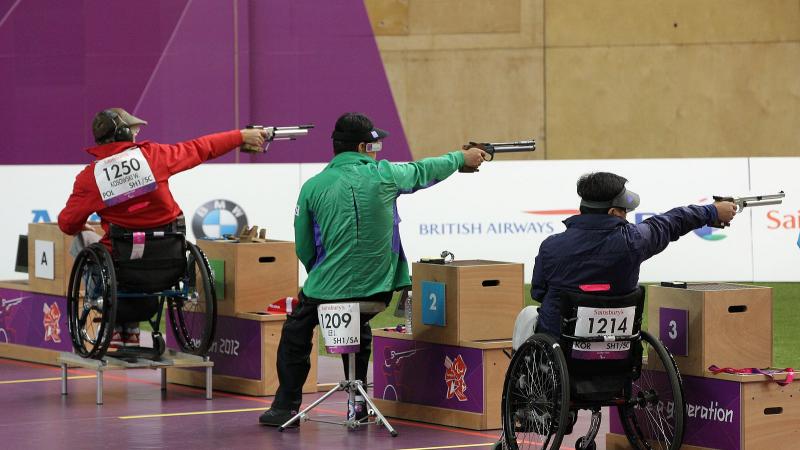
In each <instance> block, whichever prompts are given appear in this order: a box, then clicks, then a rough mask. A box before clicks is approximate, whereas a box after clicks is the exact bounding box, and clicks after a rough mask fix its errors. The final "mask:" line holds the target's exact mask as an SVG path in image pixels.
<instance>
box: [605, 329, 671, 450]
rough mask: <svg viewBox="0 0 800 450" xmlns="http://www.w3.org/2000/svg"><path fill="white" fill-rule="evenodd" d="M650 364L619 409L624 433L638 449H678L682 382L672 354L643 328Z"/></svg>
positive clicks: (629, 388)
mask: <svg viewBox="0 0 800 450" xmlns="http://www.w3.org/2000/svg"><path fill="white" fill-rule="evenodd" d="M642 347H643V354H645V355H648V362H647V366H646V367H645V366H643V367H642V369H643V370H642V372H641V375H640V376H639V378H638V379H635V380H633V381H632V383H631V385H630V387H628V388H626V392H625V394H626V395H625V397H626V399H627V402H626V403H625V404H624V405H623V406H621V407H619V408H618V411H619V417H620V420H621V421H622V427H623V429H624V430H625V435H626V436H627V437H628V441H630V443H631V445H632V446H633V448H634V449H637V450H678V449H679V448H680V447H681V444H682V443H683V433H684V425H685V423H686V404H685V403H684V397H683V383H682V381H681V376H680V372H678V366H677V365H676V364H675V360H673V359H672V355H671V354H670V353H669V352H668V351H667V349H666V348H665V347H664V344H662V343H661V341H659V340H658V339H656V338H655V337H653V335H651V334H650V333H647V332H645V331H642Z"/></svg>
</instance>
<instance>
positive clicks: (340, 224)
mask: <svg viewBox="0 0 800 450" xmlns="http://www.w3.org/2000/svg"><path fill="white" fill-rule="evenodd" d="M387 135H388V134H387V133H386V132H385V131H383V130H380V129H378V128H375V127H373V125H372V121H370V120H369V119H368V118H367V117H366V116H364V115H361V114H355V113H349V114H344V115H343V116H341V117H340V118H339V120H337V121H336V127H335V129H334V132H333V135H332V136H331V137H332V138H333V147H334V153H335V156H334V157H333V159H332V160H331V162H330V163H329V164H328V165H327V166H326V167H325V169H323V170H322V172H320V173H319V174H317V175H316V176H314V177H313V178H311V179H310V180H308V181H307V182H306V183H305V184H303V187H302V189H301V190H300V198H299V199H298V201H297V207H296V208H295V218H294V229H295V246H296V248H297V256H298V258H300V261H301V262H302V263H303V265H304V266H305V268H306V271H307V272H308V279H307V280H306V282H305V284H304V286H303V289H302V291H300V294H299V299H300V303H299V304H298V306H297V307H296V308H295V309H294V310H293V311H292V313H291V314H289V315H288V317H287V318H286V322H285V323H284V325H283V330H282V333H281V341H280V344H279V345H278V352H277V353H278V355H277V356H278V358H277V359H278V360H277V369H278V381H279V386H278V391H277V393H276V395H275V400H274V401H273V402H272V407H271V408H270V409H269V410H267V411H266V412H265V413H264V414H262V415H261V417H260V419H259V422H260V423H262V424H264V425H272V426H280V425H282V424H283V423H285V422H286V421H288V420H289V419H290V418H291V417H292V416H293V415H294V414H295V413H296V411H297V409H298V408H299V406H300V403H301V400H302V387H303V383H305V380H306V378H307V377H308V371H309V369H310V361H309V354H310V352H311V348H312V345H311V340H312V338H313V332H314V328H315V327H316V325H317V306H318V305H319V304H320V303H324V302H327V301H340V302H341V301H352V302H358V301H375V302H383V303H386V304H388V303H389V301H390V300H391V298H392V293H393V292H394V291H396V290H398V289H401V288H403V287H406V286H410V285H411V281H410V279H409V277H408V262H407V261H406V256H405V254H403V247H402V245H401V244H400V234H399V227H398V225H399V223H400V218H399V216H398V214H397V197H399V196H400V195H401V194H410V193H412V192H414V191H416V190H418V189H422V188H426V187H429V186H432V185H433V184H435V183H437V182H439V181H442V180H444V179H445V178H447V177H449V176H450V175H452V174H453V172H455V171H457V170H458V169H460V168H462V167H465V168H466V169H468V170H469V171H472V170H474V169H477V168H478V166H480V164H481V163H482V162H483V157H484V155H485V153H484V151H483V150H480V149H477V148H473V149H470V150H459V151H455V152H452V153H448V154H446V155H444V156H439V157H435V158H426V159H423V160H420V161H417V162H412V163H405V164H392V163H390V162H388V161H376V160H375V153H376V152H377V151H379V150H380V147H381V144H382V142H381V141H382V139H383V138H384V137H386V136H387ZM374 315H375V314H374V313H372V314H367V313H362V314H361V323H360V325H361V347H360V351H359V353H357V354H356V374H355V375H356V378H358V379H360V380H361V381H362V382H366V375H367V365H368V363H369V356H370V352H371V349H370V344H371V342H372V332H371V330H370V327H369V323H368V322H369V320H370V319H371V318H372V317H374ZM342 356H343V358H342V362H343V363H344V367H345V376H346V375H347V362H348V355H347V354H344V355H342ZM354 410H355V411H354V414H355V416H356V417H357V418H360V417H361V416H363V415H365V414H366V408H365V406H364V405H363V402H362V403H361V404H359V398H358V397H356V405H354Z"/></svg>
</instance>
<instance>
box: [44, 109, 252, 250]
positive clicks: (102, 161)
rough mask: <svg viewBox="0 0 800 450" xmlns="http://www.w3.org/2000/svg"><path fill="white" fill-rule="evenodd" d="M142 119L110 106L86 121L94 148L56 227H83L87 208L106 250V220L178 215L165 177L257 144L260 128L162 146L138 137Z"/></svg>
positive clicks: (144, 221) (132, 224) (142, 221)
mask: <svg viewBox="0 0 800 450" xmlns="http://www.w3.org/2000/svg"><path fill="white" fill-rule="evenodd" d="M146 124H147V122H145V121H144V120H141V119H139V118H136V117H134V116H132V115H130V114H128V113H127V112H126V111H125V110H124V109H121V108H111V109H107V110H105V111H102V112H100V113H98V114H97V116H95V118H94V121H93V123H92V131H93V133H94V138H95V142H97V144H98V145H97V146H96V147H92V148H89V149H87V152H89V153H90V154H91V155H92V156H94V157H95V158H97V159H96V160H95V161H94V162H92V163H91V164H89V165H88V166H86V167H85V168H84V169H83V170H82V171H81V173H79V174H78V176H77V177H76V178H75V185H74V187H73V188H72V194H71V195H70V196H69V199H68V200H67V205H66V206H65V207H64V209H63V210H62V211H61V213H60V214H59V215H58V226H59V227H60V228H61V231H63V232H64V233H66V234H69V235H74V234H77V233H79V232H80V231H81V230H83V229H84V227H85V223H86V220H87V219H88V218H89V216H90V215H92V213H95V212H96V213H97V214H98V215H99V216H100V220H101V224H102V226H103V230H105V232H106V235H105V236H104V237H103V241H102V242H103V244H105V245H106V247H108V248H109V249H110V243H109V239H108V226H109V224H110V223H113V224H116V225H119V226H121V227H124V228H155V227H158V226H162V225H166V224H169V223H171V222H172V221H174V220H175V219H176V218H177V217H178V216H180V215H181V214H182V212H181V208H180V207H179V206H178V204H177V203H175V199H173V198H172V193H171V192H170V190H169V177H171V176H172V175H175V174H176V173H179V172H183V171H184V170H188V169H191V168H192V167H194V166H197V165H199V164H200V163H202V162H204V161H207V160H209V159H213V158H216V157H218V156H222V155H224V154H225V153H227V152H229V151H231V150H233V149H235V148H236V147H238V146H240V145H242V143H245V142H246V143H247V144H251V145H256V146H262V145H263V144H264V140H265V139H266V138H267V133H266V131H264V130H255V129H244V130H232V131H226V132H223V133H216V134H210V135H207V136H202V137H199V138H197V139H194V140H191V141H187V142H181V143H179V144H174V145H167V144H158V143H155V142H149V141H143V142H139V143H136V134H137V133H138V132H139V127H140V126H141V125H146Z"/></svg>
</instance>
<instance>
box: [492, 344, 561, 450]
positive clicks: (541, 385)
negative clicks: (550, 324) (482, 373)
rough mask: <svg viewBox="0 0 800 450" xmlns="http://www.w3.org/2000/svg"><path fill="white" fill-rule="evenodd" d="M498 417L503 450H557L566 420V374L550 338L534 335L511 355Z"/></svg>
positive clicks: (557, 345)
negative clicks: (500, 423)
mask: <svg viewBox="0 0 800 450" xmlns="http://www.w3.org/2000/svg"><path fill="white" fill-rule="evenodd" d="M536 395H539V397H538V398H537V397H535V396H536ZM501 413H502V423H503V439H505V444H506V445H505V448H506V449H508V450H520V449H536V450H551V449H558V448H559V447H560V445H561V441H562V440H563V439H564V433H565V431H566V428H567V422H568V420H569V418H568V417H569V416H568V415H569V374H568V373H567V363H566V360H565V359H564V354H563V353H562V351H561V347H560V345H559V344H558V342H557V341H556V340H555V339H554V338H552V337H551V336H548V335H545V334H534V335H533V336H531V337H530V338H529V339H528V340H527V341H525V342H524V343H523V344H522V345H521V346H520V347H519V349H518V350H517V351H516V352H515V353H514V356H513V357H512V358H511V363H510V364H509V366H508V371H507V372H506V378H505V381H504V382H503V401H502V406H501Z"/></svg>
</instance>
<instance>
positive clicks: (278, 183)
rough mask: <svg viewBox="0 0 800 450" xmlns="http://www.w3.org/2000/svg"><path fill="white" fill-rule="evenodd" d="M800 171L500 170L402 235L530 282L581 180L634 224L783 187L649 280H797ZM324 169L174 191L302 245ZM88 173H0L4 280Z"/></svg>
mask: <svg viewBox="0 0 800 450" xmlns="http://www.w3.org/2000/svg"><path fill="white" fill-rule="evenodd" d="M798 164H800V158H749V159H748V158H722V159H719V158H718V159H648V160H584V161H502V162H501V161H497V162H491V163H487V164H484V165H483V166H482V168H481V171H480V172H479V173H477V174H454V175H453V176H452V177H451V178H449V179H448V180H446V181H444V182H442V183H440V184H438V185H436V186H433V187H431V188H429V189H426V190H422V191H419V192H417V193H415V194H413V195H404V196H401V198H400V200H399V201H398V209H399V212H400V216H401V218H402V222H401V227H400V229H401V236H402V239H403V246H404V248H405V251H406V254H407V255H408V257H409V259H410V260H412V261H414V260H418V259H419V258H420V257H423V256H434V255H437V254H438V253H439V252H441V251H442V250H445V249H446V250H449V251H451V252H453V253H454V254H455V255H456V258H458V259H472V258H482V259H493V260H499V261H514V262H522V263H524V264H525V277H526V279H530V276H531V271H532V269H533V259H534V257H535V256H536V253H537V251H538V247H539V244H540V243H541V241H542V240H543V239H544V238H546V237H547V236H549V235H550V234H553V233H557V232H560V231H562V230H563V229H564V225H563V224H562V223H561V221H562V220H564V219H565V218H566V217H568V215H569V214H570V213H569V210H574V209H577V205H578V201H579V199H578V196H577V194H576V193H575V182H576V180H577V178H578V177H579V176H580V175H581V174H583V173H586V172H591V171H600V170H604V171H612V172H615V173H618V174H620V175H623V176H625V177H627V178H628V179H629V183H628V186H629V187H630V189H632V190H634V191H636V192H637V193H639V194H640V195H641V198H642V203H641V205H640V207H639V208H638V209H637V211H635V212H634V213H632V214H630V215H629V216H628V220H630V221H636V220H641V219H643V218H645V217H647V215H648V214H655V213H660V212H664V211H666V210H668V209H670V208H671V207H674V206H681V205H686V204H702V203H708V202H710V201H711V196H712V195H713V194H740V195H741V194H747V193H756V194H759V193H773V192H777V191H778V190H781V189H782V190H785V191H786V192H787V199H786V200H785V201H784V204H783V205H780V206H778V207H771V206H767V207H761V208H754V209H750V208H748V209H746V210H745V212H744V213H742V214H741V215H739V216H737V218H736V219H735V221H734V225H733V226H732V227H731V228H727V229H725V230H714V232H713V233H711V234H706V235H705V236H704V237H702V236H700V235H699V234H697V233H689V234H688V235H687V236H685V237H683V238H681V240H679V241H678V242H676V243H673V244H672V245H670V247H668V248H667V250H666V251H664V252H663V253H662V254H661V255H658V256H656V257H655V258H653V259H652V260H650V261H648V262H646V263H645V264H644V265H643V266H642V272H641V279H642V281H661V280H686V281H697V280H730V281H756V280H757V281H798V280H800V273H799V272H798V271H797V270H795V267H797V265H798V264H797V263H798V257H799V256H800V249H798V246H797V239H798V231H800V217H799V216H800V211H798V210H799V209H800V200H796V199H795V198H793V197H792V193H793V192H800V180H798V179H797V178H796V177H794V176H793V173H792V168H793V167H795V166H797V165H798ZM324 166H325V165H324V164H251V165H246V164H242V165H221V164H209V165H205V166H200V167H197V168H195V169H193V170H191V171H189V172H185V173H182V174H179V175H176V176H175V177H173V178H172V180H171V189H172V191H173V194H174V196H175V199H176V200H177V201H178V203H179V204H180V205H181V206H182V208H183V210H184V212H185V214H186V216H187V223H188V224H190V223H191V219H192V216H193V215H194V213H195V211H196V210H197V208H198V207H199V206H201V205H203V204H205V203H207V202H209V201H211V200H215V199H224V200H229V201H232V202H235V203H236V204H238V205H239V206H240V207H241V208H242V209H243V210H244V212H245V214H246V215H247V218H248V222H249V223H250V224H251V225H259V226H261V227H266V228H267V230H268V234H269V236H270V237H271V238H275V239H283V240H292V239H293V236H294V233H293V230H292V220H293V212H294V206H295V201H296V199H297V195H298V193H299V190H300V186H301V184H302V182H303V181H305V180H307V179H308V178H309V177H311V176H313V175H314V174H316V173H318V172H319V171H320V170H321V169H322V168H323V167H324ZM80 169H81V167H80V166H0V188H2V192H3V193H4V195H3V197H4V199H5V202H4V205H5V208H4V214H3V219H4V220H2V221H0V232H2V233H0V236H2V238H0V279H12V278H24V277H25V275H24V274H17V273H15V272H14V271H13V270H14V267H13V265H14V257H15V254H16V243H17V235H18V234H25V233H26V232H27V223H28V222H30V221H32V220H33V219H34V212H33V211H34V210H37V211H46V212H47V215H48V216H49V218H50V219H51V220H52V221H55V220H57V216H58V212H59V211H60V210H61V208H62V207H63V206H64V203H65V201H66V198H67V196H68V193H69V192H70V190H71V187H72V183H73V180H74V177H75V175H76V174H77V173H78V172H79V171H80ZM39 216H40V219H41V218H42V214H41V213H39ZM189 228H191V226H190V227H189ZM190 235H192V233H191V231H190ZM191 237H192V238H194V236H193V235H192V236H191ZM304 279H305V272H304V271H303V270H302V269H301V280H304Z"/></svg>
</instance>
